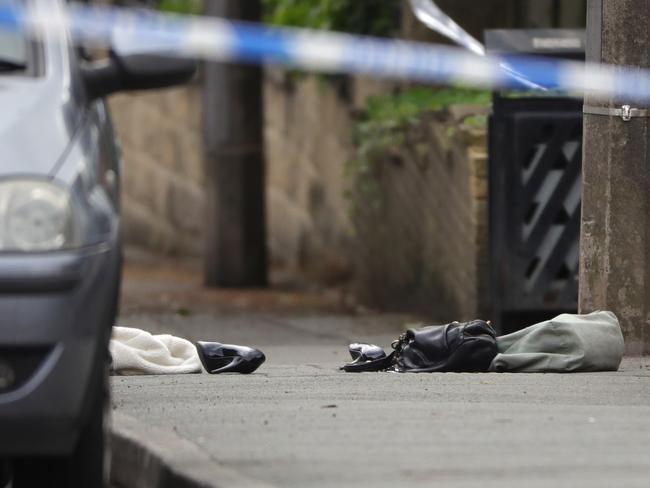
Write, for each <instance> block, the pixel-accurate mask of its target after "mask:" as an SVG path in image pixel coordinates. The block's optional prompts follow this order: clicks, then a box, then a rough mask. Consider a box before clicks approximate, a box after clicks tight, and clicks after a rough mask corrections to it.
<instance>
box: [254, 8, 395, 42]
mask: <svg viewBox="0 0 650 488" xmlns="http://www.w3.org/2000/svg"><path fill="white" fill-rule="evenodd" d="M262 3H263V5H264V9H265V20H266V21H267V22H268V23H270V24H273V25H278V26H290V27H309V28H313V29H324V30H334V31H342V32H352V33H355V34H368V35H375V36H389V35H391V34H392V33H393V32H394V31H395V30H396V29H397V27H398V26H399V13H400V4H401V2H400V0H262Z"/></svg>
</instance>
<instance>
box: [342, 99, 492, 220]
mask: <svg viewBox="0 0 650 488" xmlns="http://www.w3.org/2000/svg"><path fill="white" fill-rule="evenodd" d="M490 100H491V95H490V93H489V92H487V91H479V90H471V89H466V88H445V89H441V90H433V89H431V88H412V89H409V90H405V91H402V92H399V93H396V94H388V95H379V96H374V97H370V98H368V101H367V107H366V113H365V116H364V117H363V118H362V119H361V120H359V121H358V122H357V125H356V128H355V134H354V140H355V146H356V157H355V158H354V159H353V160H351V161H348V163H347V165H346V167H345V176H346V178H348V179H349V180H350V182H351V191H349V192H348V193H347V197H348V201H349V204H350V210H351V212H352V213H353V214H354V213H356V212H357V210H358V209H359V208H360V205H362V206H363V207H364V208H367V207H370V208H379V207H380V206H381V189H380V187H379V183H378V181H377V174H376V169H377V168H376V164H377V162H378V161H380V160H381V159H382V158H386V157H387V156H390V155H391V154H395V153H398V152H399V149H400V148H403V147H404V146H409V145H410V142H409V130H410V129H411V128H412V127H414V126H416V125H417V124H418V123H420V121H421V119H422V116H423V114H425V113H426V112H433V111H437V110H442V109H444V108H446V107H449V106H450V105H454V104H465V105H489V103H490ZM485 123H486V117H485V116H483V115H476V116H471V117H468V118H466V119H465V120H464V122H463V124H464V125H466V126H469V127H474V126H481V125H484V124H485ZM455 133H456V129H455V128H454V127H449V129H448V131H447V136H448V137H450V138H451V137H453V136H454V134H455ZM412 149H413V148H412ZM416 149H417V148H416Z"/></svg>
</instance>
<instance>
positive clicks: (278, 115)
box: [264, 69, 390, 284]
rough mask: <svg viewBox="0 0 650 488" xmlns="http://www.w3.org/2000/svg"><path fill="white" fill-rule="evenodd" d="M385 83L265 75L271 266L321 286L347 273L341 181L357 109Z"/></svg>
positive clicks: (347, 229)
mask: <svg viewBox="0 0 650 488" xmlns="http://www.w3.org/2000/svg"><path fill="white" fill-rule="evenodd" d="M388 89H390V85H388V84H384V83H379V82H375V81H371V80H364V79H350V78H340V79H328V80H325V79H323V78H318V77H315V76H296V75H295V74H288V73H286V72H285V71H283V70H276V69H270V70H268V71H267V76H266V81H265V86H264V95H265V110H266V114H265V115H266V126H265V138H266V151H267V154H266V157H267V178H268V184H267V209H268V223H269V227H268V228H269V248H270V255H271V258H272V261H273V264H274V265H275V266H276V267H279V268H281V269H284V270H286V271H289V272H290V274H292V275H293V276H294V277H295V276H300V275H303V276H305V277H307V278H308V279H312V280H313V279H315V280H317V281H319V282H325V283H330V284H333V283H337V282H341V281H345V280H347V279H348V278H349V277H350V273H351V265H352V263H351V260H350V258H351V254H350V237H351V227H350V223H349V218H348V202H347V201H346V199H345V196H344V195H345V190H346V187H347V186H348V183H349V181H348V180H346V178H345V176H344V167H345V164H346V162H347V161H348V160H349V159H350V158H352V157H353V155H354V147H353V132H354V128H353V123H354V114H355V111H356V110H358V109H359V107H361V106H362V105H363V103H364V102H365V99H366V98H367V97H368V96H369V95H371V94H374V93H379V92H383V91H386V90H388Z"/></svg>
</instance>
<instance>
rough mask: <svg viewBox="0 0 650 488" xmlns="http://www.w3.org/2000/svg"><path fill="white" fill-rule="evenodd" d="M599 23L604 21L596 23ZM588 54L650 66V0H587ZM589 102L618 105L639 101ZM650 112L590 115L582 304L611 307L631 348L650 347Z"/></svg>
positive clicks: (591, 101)
mask: <svg viewBox="0 0 650 488" xmlns="http://www.w3.org/2000/svg"><path fill="white" fill-rule="evenodd" d="M599 24H601V25H599ZM587 42H588V45H589V52H588V57H590V58H591V60H592V61H599V60H602V62H603V63H608V64H617V65H629V66H639V67H644V68H648V67H649V66H650V0H590V3H589V6H588V31H587ZM585 104H586V105H592V106H600V107H619V108H620V106H621V105H622V104H629V105H631V106H633V107H640V108H645V107H642V105H641V104H640V103H637V102H635V101H634V100H617V99H611V100H598V99H595V98H592V97H590V96H587V97H586V99H585ZM649 128H650V119H648V118H633V119H632V120H630V121H629V122H624V121H623V120H622V119H621V118H620V117H611V116H601V115H585V119H584V149H583V151H584V152H583V161H584V169H583V208H582V229H581V245H580V251H581V252H580V298H579V302H580V311H581V312H583V313H586V312H590V311H593V310H598V309H601V310H612V311H613V312H615V313H616V315H617V316H618V318H619V320H620V321H621V326H622V327H623V332H624V335H625V341H626V348H627V353H628V354H648V353H650V140H649V138H648V137H649V136H650V133H649V130H648V129H649Z"/></svg>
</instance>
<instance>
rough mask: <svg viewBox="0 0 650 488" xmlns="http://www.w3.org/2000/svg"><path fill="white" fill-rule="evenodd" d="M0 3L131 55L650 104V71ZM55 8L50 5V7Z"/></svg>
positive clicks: (15, 22)
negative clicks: (528, 87)
mask: <svg viewBox="0 0 650 488" xmlns="http://www.w3.org/2000/svg"><path fill="white" fill-rule="evenodd" d="M31 5H33V6H34V7H33V8H29V9H26V8H25V7H24V4H22V3H21V4H16V3H15V2H12V3H7V2H6V1H5V3H2V2H0V28H4V29H12V30H20V31H24V32H27V33H28V34H30V35H34V36H43V35H53V34H55V35H61V32H62V31H63V30H64V29H65V30H67V31H69V32H70V34H71V36H72V38H73V40H74V41H75V42H78V43H89V44H93V45H97V44H102V45H105V44H112V45H113V46H115V47H116V48H117V49H118V50H128V51H132V52H146V51H165V52H167V53H170V54H174V55H177V56H189V57H196V58H202V59H206V60H215V61H235V62H250V63H273V64H281V65H285V66H290V67H293V68H299V69H303V70H312V71H318V72H330V73H348V74H359V75H370V76H378V77H386V78H398V79H406V80H412V81H417V82H424V83H437V84H448V83H453V84H463V85H467V86H475V87H481V88H498V89H513V88H515V89H516V88H520V86H521V84H520V82H519V81H517V80H516V79H513V77H512V76H511V75H510V74H509V73H507V72H506V71H504V70H503V69H502V66H503V65H504V64H505V65H506V66H508V67H511V68H512V70H513V71H514V72H516V73H518V74H521V76H523V77H525V78H526V79H528V80H530V81H531V82H532V83H535V84H536V85H540V86H544V87H547V88H549V89H552V90H560V91H565V92H568V93H572V94H574V95H576V96H582V94H583V93H585V92H589V93H591V94H592V95H594V96H598V97H601V98H613V99H615V100H616V101H617V102H618V103H630V102H633V101H646V102H650V72H649V71H646V70H641V69H630V68H628V69H624V68H621V67H614V66H604V65H597V64H583V63H578V62H572V61H561V60H554V59H550V58H534V57H508V56H482V57H481V56H477V55H475V54H473V53H470V52H468V51H465V50H463V49H459V48H454V47H448V46H439V45H432V44H424V43H414V42H406V41H400V40H392V39H379V38H371V37H363V36H352V35H348V34H341V33H335V32H323V31H313V30H306V29H286V28H285V29H279V28H271V27H267V26H264V25H259V24H253V23H245V22H235V21H229V20H224V19H218V18H209V17H200V16H181V15H169V14H162V13H156V12H151V11H146V12H145V11H142V10H131V9H124V8H117V7H105V6H94V7H88V6H84V5H79V4H73V5H71V6H70V7H69V8H68V9H63V8H62V7H61V6H60V4H59V2H51V1H50V0H39V1H37V2H35V3H32V4H31ZM53 6H56V7H53Z"/></svg>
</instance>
